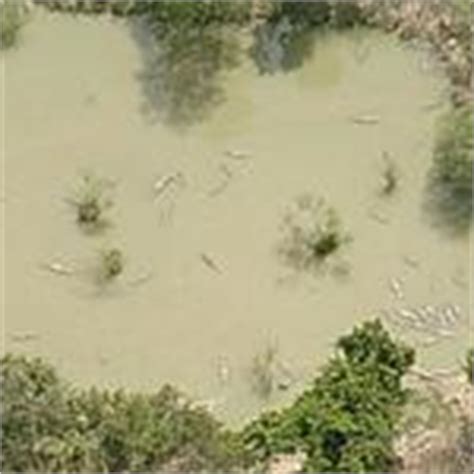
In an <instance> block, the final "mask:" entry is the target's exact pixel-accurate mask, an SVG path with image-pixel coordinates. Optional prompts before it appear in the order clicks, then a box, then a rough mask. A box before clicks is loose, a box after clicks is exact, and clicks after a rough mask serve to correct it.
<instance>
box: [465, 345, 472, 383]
mask: <svg viewBox="0 0 474 474" xmlns="http://www.w3.org/2000/svg"><path fill="white" fill-rule="evenodd" d="M464 371H465V372H466V376H467V380H468V381H469V383H471V384H473V385H474V347H473V348H471V349H469V351H468V352H467V354H466V364H465V366H464Z"/></svg>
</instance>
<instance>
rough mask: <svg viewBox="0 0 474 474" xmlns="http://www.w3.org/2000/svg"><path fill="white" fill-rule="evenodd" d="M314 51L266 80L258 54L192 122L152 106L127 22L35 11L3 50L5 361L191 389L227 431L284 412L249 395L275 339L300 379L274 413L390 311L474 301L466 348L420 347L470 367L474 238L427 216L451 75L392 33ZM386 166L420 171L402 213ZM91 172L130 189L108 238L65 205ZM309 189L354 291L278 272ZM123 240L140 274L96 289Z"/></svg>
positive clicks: (459, 343) (327, 41)
mask: <svg viewBox="0 0 474 474" xmlns="http://www.w3.org/2000/svg"><path fill="white" fill-rule="evenodd" d="M314 41H315V45H314V48H313V51H312V53H311V54H310V55H309V57H308V58H307V59H305V61H304V62H303V65H302V66H301V67H300V68H294V69H292V70H289V71H279V72H278V71H273V73H268V74H260V73H259V69H258V68H257V67H256V65H255V64H254V63H253V62H252V61H250V60H249V59H246V58H245V56H242V57H241V63H240V66H238V67H237V66H236V67H232V68H229V69H225V70H223V71H221V72H220V73H219V81H221V82H220V83H219V87H220V89H221V91H222V97H221V100H219V101H218V102H216V103H215V104H214V106H213V107H212V110H210V111H209V113H207V114H206V116H205V117H200V120H199V121H196V122H194V123H193V124H192V125H190V126H187V127H184V128H183V127H173V126H172V124H170V123H167V122H166V121H162V120H161V121H160V120H152V121H150V119H149V116H147V114H145V113H144V106H146V105H147V104H146V101H147V95H146V94H144V90H143V81H141V80H140V77H142V75H143V68H144V62H143V54H144V52H143V50H142V49H141V46H140V45H139V43H138V42H137V41H136V39H134V36H133V35H132V34H130V28H129V26H128V25H126V24H125V23H122V22H118V21H111V20H110V19H107V18H104V17H103V18H86V17H77V18H73V17H68V16H56V15H37V17H36V18H34V19H33V21H32V22H31V23H30V24H29V25H28V28H26V29H25V35H24V40H23V42H22V44H21V46H20V47H19V48H18V49H17V50H14V51H12V52H8V53H7V54H6V55H5V71H6V73H5V76H4V79H3V81H4V86H5V91H6V94H5V98H4V100H5V103H4V105H3V107H4V110H5V117H4V118H5V135H6V136H5V138H6V141H5V144H6V146H5V151H6V166H5V171H6V176H7V180H6V193H5V195H6V201H5V203H6V204H5V209H6V248H7V253H6V256H5V262H6V266H5V268H6V278H5V289H6V295H7V297H6V304H5V311H6V313H5V314H6V318H5V330H6V331H5V332H6V337H5V344H6V349H8V350H11V351H24V352H27V353H30V354H37V355H41V356H44V357H45V358H46V359H48V360H50V361H52V362H53V363H55V364H56V365H57V366H58V367H59V370H60V371H62V372H63V373H64V374H65V375H66V376H68V377H70V378H71V379H72V380H74V381H76V382H79V383H82V384H85V385H89V384H99V385H101V386H125V387H127V388H131V389H146V390H156V389H157V388H158V387H159V386H161V385H162V384H163V383H164V382H171V383H174V384H176V385H178V386H179V387H181V388H183V389H184V390H186V391H187V392H189V393H190V394H191V395H192V396H194V397H195V398H196V399H198V400H206V401H209V400H210V401H212V403H211V405H212V406H213V408H214V409H215V410H216V412H217V413H218V414H219V415H222V416H224V417H225V418H226V419H229V420H239V419H241V418H242V416H249V415H251V414H254V413H256V412H257V411H258V410H259V409H260V408H261V407H262V406H264V405H265V404H266V403H267V402H262V401H261V400H259V398H258V397H257V396H256V395H255V394H254V393H253V392H252V390H251V386H250V384H249V367H250V365H251V362H252V358H253V357H254V355H255V354H256V352H258V351H259V350H261V348H262V347H264V346H265V345H268V344H273V345H276V346H277V347H278V351H279V356H280V358H281V360H282V361H283V362H284V364H285V366H286V367H289V368H290V370H291V372H292V374H293V375H294V379H295V380H294V383H293V385H292V386H291V388H290V390H288V391H286V392H280V393H276V394H275V395H274V396H273V397H272V399H271V400H270V402H268V403H278V402H281V401H283V400H285V399H287V398H288V397H291V396H292V395H294V394H295V393H298V391H299V390H300V388H301V386H302V385H303V384H304V382H305V381H306V380H307V379H308V378H309V377H311V375H312V374H314V369H315V367H317V366H318V364H320V363H322V362H324V360H326V359H327V357H328V355H329V354H330V353H331V351H332V348H333V343H334V341H335V340H336V339H337V337H339V336H340V335H341V334H343V333H344V332H345V331H347V330H349V329H350V328H351V327H352V326H353V325H354V324H355V323H357V322H358V321H362V320H364V319H366V318H370V317H373V316H374V315H377V314H380V312H381V311H382V310H383V309H387V308H393V307H397V308H404V307H413V306H419V305H426V304H432V305H436V304H445V303H454V304H456V305H459V307H460V308H461V311H462V315H463V318H464V319H463V322H462V324H460V325H459V326H458V327H457V329H456V331H455V333H454V335H453V336H451V337H447V338H444V339H443V340H442V341H441V342H439V343H437V344H435V345H433V346H431V347H429V348H428V347H427V348H423V347H421V346H419V347H417V348H418V349H419V358H420V361H421V363H422V364H424V365H428V366H436V367H439V366H443V367H452V366H453V365H454V364H456V363H457V362H458V360H459V358H460V357H461V356H462V354H463V351H464V348H465V347H466V346H467V344H468V337H467V331H468V329H467V328H468V325H467V312H468V303H469V301H468V289H467V281H468V270H469V262H468V242H467V239H463V238H459V239H452V238H448V237H447V236H446V235H445V234H443V233H442V232H439V230H438V229H434V228H433V227H432V226H431V225H430V223H429V220H427V219H426V216H424V214H423V205H422V204H423V199H424V196H423V195H424V189H425V185H426V174H427V171H428V169H429V167H430V164H431V154H430V153H431V147H432V142H433V130H434V124H435V121H436V119H437V116H438V115H439V114H440V113H441V112H442V110H443V107H438V108H437V107H433V105H436V104H438V103H439V100H440V97H441V94H442V91H443V89H444V87H445V81H444V80H443V79H442V78H441V77H440V75H439V74H437V73H436V72H435V71H432V70H430V69H427V67H429V65H428V66H427V61H426V58H424V57H423V56H421V55H420V54H417V53H415V52H414V51H409V50H406V48H403V47H402V46H400V45H399V44H398V43H397V42H396V41H395V40H394V39H393V38H390V37H387V36H382V35H380V34H378V33H373V32H372V33H367V34H365V35H362V36H361V35H360V34H357V35H350V34H349V35H342V34H341V35H338V36H335V35H326V36H322V37H321V36H320V37H317V38H315V39H314ZM148 105H149V104H148ZM152 105H153V106H154V107H156V104H152ZM164 106H165V105H163V107H164ZM158 107H159V104H158ZM145 108H146V107H145ZM158 115H159V114H158ZM360 116H371V117H376V118H377V121H376V122H377V123H373V124H357V123H354V121H353V120H352V119H353V118H354V117H360ZM226 150H241V151H244V152H245V153H246V154H247V155H246V156H245V157H243V158H242V159H236V158H235V157H234V158H232V157H230V156H228V155H226V154H225V151H226ZM384 152H387V153H389V154H390V156H391V157H392V158H393V160H395V162H396V164H397V167H398V169H399V170H400V174H401V180H400V187H399V189H398V190H397V192H396V193H395V194H394V195H393V196H390V198H388V199H384V198H381V197H380V195H379V188H380V179H381V170H382V166H383V161H382V156H383V153H384ZM84 170H89V171H92V172H94V173H96V174H97V175H99V176H103V177H107V178H110V179H113V180H114V181H115V183H116V189H115V206H114V208H113V209H112V211H111V213H110V218H111V221H112V223H113V226H112V227H111V228H110V229H108V230H107V232H105V233H104V234H102V235H99V236H89V235H84V234H83V233H82V232H80V231H79V230H78V228H77V225H76V222H75V216H74V213H73V212H72V210H71V207H70V206H69V205H68V203H67V200H68V198H69V197H70V196H71V193H72V192H73V190H74V188H75V186H76V185H77V181H78V176H79V175H80V173H81V172H82V171H84ZM176 172H180V173H182V176H183V177H184V180H182V181H181V182H182V184H181V185H180V186H176V187H175V188H174V189H172V190H171V191H170V192H167V193H164V194H163V195H161V196H160V197H159V198H158V199H154V193H153V183H154V182H155V181H156V180H157V179H159V178H160V177H162V176H163V175H166V174H169V173H176ZM305 192H309V193H312V194H314V195H315V196H322V197H324V198H325V199H326V200H327V201H328V202H329V203H331V205H333V206H334V207H335V208H336V209H337V211H338V213H339V214H340V217H341V219H342V220H343V222H344V226H345V227H346V228H347V229H348V230H349V232H350V233H351V235H352V237H353V242H352V244H351V245H350V247H349V248H348V250H347V252H346V255H345V258H346V259H347V261H348V262H349V263H350V268H351V271H350V274H349V275H348V276H346V277H344V278H341V277H340V276H339V277H338V276H334V275H331V274H327V275H323V276H314V275H307V274H304V273H303V274H301V273H297V272H294V271H292V270H291V269H290V268H288V267H287V266H285V265H284V264H283V263H282V262H281V260H279V258H278V253H277V247H278V243H279V239H280V237H281V228H280V227H281V222H282V219H283V216H284V214H285V212H286V210H287V208H288V206H290V205H291V204H292V203H293V202H294V200H295V199H296V198H298V196H300V195H301V194H302V193H305ZM108 245H114V246H117V245H118V246H120V247H121V248H122V249H123V251H124V252H125V254H126V258H127V267H126V272H125V274H124V275H123V277H122V278H121V280H120V281H118V282H117V284H114V285H112V286H110V287H109V288H106V289H103V288H101V289H98V288H97V287H95V286H94V284H93V282H92V281H91V280H90V278H89V273H88V269H89V268H90V266H91V265H92V264H93V263H94V261H95V259H96V257H97V253H98V252H99V251H100V250H101V249H102V248H104V247H106V246H108ZM206 258H207V260H208V261H209V259H210V260H211V261H212V262H213V263H214V264H215V266H216V268H212V267H211V266H209V265H208V264H206ZM50 262H62V263H63V264H64V265H68V266H71V267H72V268H74V269H75V271H76V273H75V274H74V275H73V276H59V275H56V274H53V273H51V272H49V271H47V270H45V268H44V264H47V263H50ZM208 263H209V262H208ZM142 276H143V277H144V280H143V281H142V282H140V280H141V277H142ZM147 277H150V278H147ZM394 278H395V279H397V281H399V282H400V284H401V288H402V291H403V298H402V299H401V300H395V299H394V295H393V292H392V291H391V286H390V281H391V280H392V279H394ZM403 333H404V332H403V331H402V334H403ZM407 337H408V335H407ZM223 368H224V369H223Z"/></svg>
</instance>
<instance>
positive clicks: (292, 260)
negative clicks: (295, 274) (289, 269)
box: [279, 195, 351, 269]
mask: <svg viewBox="0 0 474 474" xmlns="http://www.w3.org/2000/svg"><path fill="white" fill-rule="evenodd" d="M283 230H284V238H283V240H282V242H281V244H280V248H279V251H280V254H281V255H282V256H283V258H284V260H285V261H286V262H287V263H288V264H290V265H291V266H293V267H295V268H296V269H311V268H319V267H320V266H321V265H322V264H323V263H325V262H327V260H328V259H329V257H332V256H334V255H337V254H338V253H340V251H341V250H342V249H343V248H344V247H345V246H346V245H347V244H348V243H349V242H351V237H350V235H349V234H348V233H347V232H346V231H345V230H344V228H343V226H342V222H341V220H340V218H339V216H338V215H337V213H336V211H335V210H334V209H333V208H332V207H330V206H328V205H327V204H326V202H325V201H324V200H323V199H318V200H315V199H314V198H313V197H312V196H310V195H304V196H301V197H300V198H299V199H298V200H297V202H296V206H295V207H294V208H293V209H291V210H290V211H289V212H288V213H287V214H286V216H285V218H284V221H283Z"/></svg>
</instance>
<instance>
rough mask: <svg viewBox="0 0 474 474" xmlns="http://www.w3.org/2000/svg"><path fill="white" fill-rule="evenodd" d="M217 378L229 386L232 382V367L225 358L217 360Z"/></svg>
mask: <svg viewBox="0 0 474 474" xmlns="http://www.w3.org/2000/svg"><path fill="white" fill-rule="evenodd" d="M217 378H218V379H219V382H220V383H222V384H227V383H228V382H229V380H230V366H229V362H228V361H227V358H225V357H219V358H218V359H217Z"/></svg>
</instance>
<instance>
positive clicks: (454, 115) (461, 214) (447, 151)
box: [429, 106, 474, 230]
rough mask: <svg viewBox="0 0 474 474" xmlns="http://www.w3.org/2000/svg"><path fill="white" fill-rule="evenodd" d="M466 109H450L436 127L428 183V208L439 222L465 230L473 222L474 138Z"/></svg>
mask: <svg viewBox="0 0 474 474" xmlns="http://www.w3.org/2000/svg"><path fill="white" fill-rule="evenodd" d="M473 126H474V120H473V114H472V111H471V109H470V107H468V106H463V107H458V108H454V109H452V110H451V111H450V112H449V113H447V114H446V115H445V116H444V117H443V119H442V121H441V123H440V126H439V129H438V134H437V137H436V142H435V147H434V153H433V166H432V170H431V173H430V180H429V195H430V206H431V210H432V211H433V213H434V215H435V217H436V218H437V219H438V221H440V223H443V224H446V225H448V226H449V227H451V228H452V229H454V230H466V229H468V228H469V227H470V225H471V222H472V180H473V162H474V161H473V158H474V137H473V135H472V130H473Z"/></svg>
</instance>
